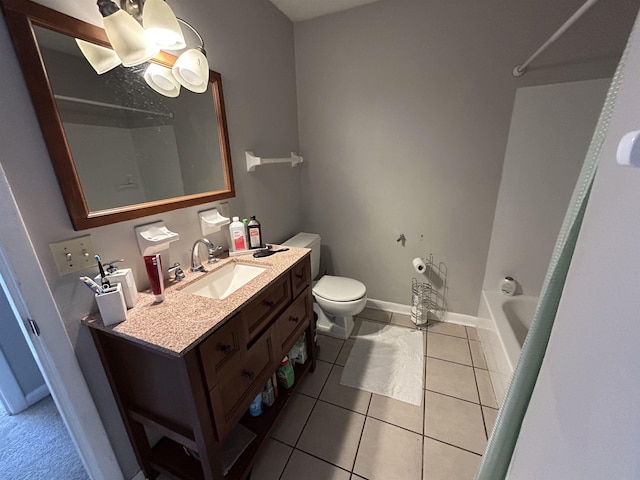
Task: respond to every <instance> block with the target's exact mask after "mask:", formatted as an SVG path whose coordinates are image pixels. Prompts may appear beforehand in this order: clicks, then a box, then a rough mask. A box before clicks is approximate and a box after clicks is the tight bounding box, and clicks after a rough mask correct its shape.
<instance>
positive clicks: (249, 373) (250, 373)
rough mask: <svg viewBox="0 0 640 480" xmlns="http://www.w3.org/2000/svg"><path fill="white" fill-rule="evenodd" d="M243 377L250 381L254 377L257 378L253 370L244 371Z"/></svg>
mask: <svg viewBox="0 0 640 480" xmlns="http://www.w3.org/2000/svg"><path fill="white" fill-rule="evenodd" d="M242 376H243V377H246V378H248V379H249V380H253V377H255V376H256V374H255V372H254V371H252V370H243V371H242Z"/></svg>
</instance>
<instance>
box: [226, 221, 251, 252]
mask: <svg viewBox="0 0 640 480" xmlns="http://www.w3.org/2000/svg"><path fill="white" fill-rule="evenodd" d="M229 233H230V234H231V247H232V248H233V251H234V252H237V251H240V250H247V243H246V241H245V235H244V223H242V222H241V221H240V219H239V218H238V217H233V222H231V224H230V225H229Z"/></svg>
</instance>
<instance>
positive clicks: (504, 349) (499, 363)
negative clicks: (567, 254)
mask: <svg viewBox="0 0 640 480" xmlns="http://www.w3.org/2000/svg"><path fill="white" fill-rule="evenodd" d="M537 304H538V297H532V296H528V295H516V296H513V297H508V296H506V295H503V294H502V293H499V292H493V291H489V290H483V291H482V298H481V299H480V306H479V308H478V334H479V336H480V341H481V342H482V348H483V350H484V354H485V357H486V360H487V367H488V368H489V375H490V376H491V382H492V384H493V389H494V391H495V393H496V400H497V401H498V404H501V403H502V400H503V398H504V395H505V393H506V391H507V387H508V386H509V382H510V381H511V377H512V375H513V369H514V368H515V366H516V364H517V363H518V358H519V357H520V352H521V351H522V344H523V343H524V339H525V337H526V336H527V333H528V332H529V327H530V326H531V321H532V320H533V314H534V313H535V309H536V305H537Z"/></svg>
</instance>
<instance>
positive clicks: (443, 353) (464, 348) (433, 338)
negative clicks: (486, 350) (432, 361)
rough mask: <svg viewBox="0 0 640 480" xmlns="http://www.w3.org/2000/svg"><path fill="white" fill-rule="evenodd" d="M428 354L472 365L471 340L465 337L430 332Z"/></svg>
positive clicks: (428, 334)
mask: <svg viewBox="0 0 640 480" xmlns="http://www.w3.org/2000/svg"><path fill="white" fill-rule="evenodd" d="M427 355H428V356H429V357H433V358H439V359H441V360H448V361H450V362H456V363H462V364H464V365H469V366H471V365H472V363H471V353H470V352H469V342H468V341H467V340H466V339H465V338H458V337H452V336H451V335H441V334H439V333H431V332H428V333H427Z"/></svg>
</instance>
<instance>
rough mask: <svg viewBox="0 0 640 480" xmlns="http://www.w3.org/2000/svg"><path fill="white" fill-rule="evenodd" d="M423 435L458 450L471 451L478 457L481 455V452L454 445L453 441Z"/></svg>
mask: <svg viewBox="0 0 640 480" xmlns="http://www.w3.org/2000/svg"><path fill="white" fill-rule="evenodd" d="M424 437H425V438H428V439H429V440H434V441H436V442H440V443H444V444H445V445H449V446H450V447H453V448H457V449H458V450H462V451H464V452H468V453H473V454H474V455H477V456H478V457H482V454H481V453H478V452H474V451H473V450H468V449H466V448H462V447H460V446H458V445H454V444H453V443H449V442H444V441H442V440H440V439H439V438H436V437H430V436H429V435H425V436H424Z"/></svg>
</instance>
